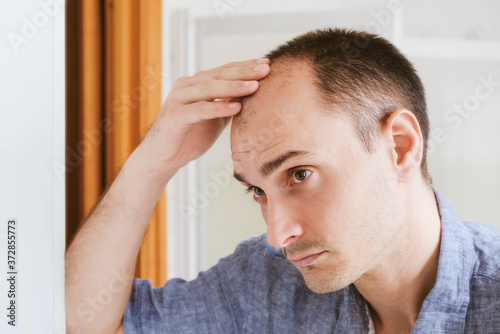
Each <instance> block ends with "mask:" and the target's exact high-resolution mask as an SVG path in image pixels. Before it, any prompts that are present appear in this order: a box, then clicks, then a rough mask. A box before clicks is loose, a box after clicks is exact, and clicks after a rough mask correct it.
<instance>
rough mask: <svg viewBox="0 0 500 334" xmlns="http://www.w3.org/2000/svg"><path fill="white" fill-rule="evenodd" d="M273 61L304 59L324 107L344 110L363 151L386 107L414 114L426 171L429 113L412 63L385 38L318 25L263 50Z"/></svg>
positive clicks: (370, 145)
mask: <svg viewBox="0 0 500 334" xmlns="http://www.w3.org/2000/svg"><path fill="white" fill-rule="evenodd" d="M266 57H267V58H269V59H270V60H271V63H273V62H282V61H285V62H288V61H294V60H299V61H305V62H307V63H308V64H309V65H310V66H311V67H312V69H313V71H314V73H315V74H316V76H317V78H316V80H315V84H316V85H317V86H318V88H319V91H320V93H321V98H322V100H323V102H325V104H326V106H327V107H332V106H336V107H338V108H340V109H345V110H346V111H348V114H349V117H351V119H352V120H353V122H354V124H355V127H356V131H357V133H358V135H359V138H360V140H361V142H362V143H363V145H364V147H365V148H366V150H367V151H368V152H372V151H373V143H374V140H375V138H376V136H377V134H378V131H379V129H380V126H381V125H383V124H384V123H385V121H386V120H387V118H388V117H389V116H390V115H391V113H392V112H394V111H396V110H398V109H402V108H405V109H408V110H409V111H411V112H412V113H413V114H414V115H415V117H416V118H417V120H418V122H419V124H420V128H421V131H422V136H423V139H424V149H423V157H422V163H421V166H420V167H421V171H422V175H423V176H424V178H425V179H426V180H427V181H428V182H430V177H429V173H428V170H427V159H426V152H427V139H428V137H429V118H428V115H427V106H426V102H425V93H424V87H423V85H422V82H421V80H420V78H419V77H418V75H417V73H416V71H415V68H414V67H413V65H412V64H411V63H410V61H408V59H407V58H406V57H405V56H404V55H403V54H401V52H399V50H398V49H397V48H396V47H395V46H394V45H392V44H391V43H390V42H388V41H387V40H386V39H384V38H382V37H380V36H377V35H374V34H371V33H368V32H362V31H355V30H345V29H322V30H315V31H312V32H308V33H306V34H304V35H301V36H298V37H296V38H294V39H292V40H291V41H289V42H287V43H285V44H283V45H280V46H278V47H277V48H276V49H274V50H273V51H271V52H269V53H268V54H267V55H266Z"/></svg>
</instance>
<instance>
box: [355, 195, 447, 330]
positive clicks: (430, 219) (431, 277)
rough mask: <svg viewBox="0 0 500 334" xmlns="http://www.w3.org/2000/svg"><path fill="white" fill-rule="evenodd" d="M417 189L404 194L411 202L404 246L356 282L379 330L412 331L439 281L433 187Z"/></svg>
mask: <svg viewBox="0 0 500 334" xmlns="http://www.w3.org/2000/svg"><path fill="white" fill-rule="evenodd" d="M413 189H415V188H413ZM418 189H420V191H417V192H415V191H414V192H411V193H407V194H405V196H406V203H411V205H407V208H409V209H407V210H406V217H407V219H406V220H407V222H408V224H407V226H408V229H407V230H406V231H404V232H403V238H402V241H403V242H402V243H401V247H398V248H397V249H396V250H395V251H394V252H393V253H392V254H391V255H390V256H389V258H387V259H386V261H384V262H383V263H380V264H379V265H377V266H376V267H374V268H373V269H372V270H370V271H369V272H367V273H365V274H364V275H363V276H361V277H360V278H359V279H358V280H357V281H356V282H354V285H355V286H356V288H357V289H358V291H359V292H360V293H361V294H362V295H363V297H364V298H365V299H366V301H367V302H368V303H369V308H370V313H371V316H372V319H373V323H374V325H375V328H376V330H377V333H405V332H407V333H409V332H411V329H412V328H413V326H414V324H415V322H416V321H417V318H418V315H419V313H420V309H421V307H422V304H423V302H424V300H425V298H426V297H427V295H428V294H429V292H430V291H431V290H432V288H433V287H434V284H435V282H436V276H437V268H438V260H439V245H440V238H441V220H440V216H439V211H438V207H437V203H436V199H435V196H434V192H433V191H432V189H431V188H430V187H429V186H421V187H419V188H418Z"/></svg>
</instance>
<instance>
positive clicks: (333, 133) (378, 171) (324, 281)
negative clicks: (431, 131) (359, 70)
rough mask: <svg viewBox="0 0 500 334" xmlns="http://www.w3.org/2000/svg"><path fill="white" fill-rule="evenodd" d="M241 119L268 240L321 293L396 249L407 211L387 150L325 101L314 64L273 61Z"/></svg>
mask: <svg viewBox="0 0 500 334" xmlns="http://www.w3.org/2000/svg"><path fill="white" fill-rule="evenodd" d="M271 71H272V72H271V74H270V75H269V76H268V77H267V78H265V79H264V80H261V81H260V88H259V89H258V91H257V92H256V93H255V94H254V95H253V96H251V97H248V98H246V99H245V100H244V102H243V109H242V111H241V113H240V114H239V115H238V116H237V117H235V118H234V119H233V124H232V128H231V149H232V157H233V161H234V170H235V176H236V177H237V178H238V179H240V181H242V183H243V184H244V185H245V186H247V187H251V189H252V190H253V193H254V198H255V200H256V201H257V202H258V203H259V204H260V206H261V209H262V215H263V216H264V220H265V221H266V224H267V239H268V241H269V243H270V244H271V245H273V246H275V247H279V248H282V249H283V252H284V254H285V256H286V257H287V258H288V259H289V260H290V261H292V263H293V264H294V265H295V266H296V267H297V268H298V270H300V272H301V273H302V275H303V276H304V279H305V282H306V284H307V285H308V287H309V288H310V289H311V290H312V291H314V292H316V293H326V292H331V291H336V290H339V289H341V288H343V287H345V286H347V285H349V284H350V283H353V282H354V281H356V280H357V279H358V278H359V277H361V275H363V274H365V273H367V272H369V271H370V270H372V269H375V268H376V267H377V265H379V264H382V263H384V262H385V260H386V259H387V258H388V256H390V254H391V253H393V251H394V249H396V247H398V245H399V243H400V240H401V237H400V235H401V234H402V232H404V231H403V230H404V227H403V221H404V219H403V212H402V209H401V204H400V203H399V201H398V197H397V196H396V190H395V184H394V183H395V181H393V179H394V178H392V177H390V173H389V169H390V168H389V165H390V164H389V163H388V162H387V159H386V158H385V155H384V154H380V153H379V152H381V151H383V152H386V151H385V150H382V149H381V147H382V146H381V144H380V142H381V140H377V142H376V143H375V152H374V153H367V151H366V150H365V149H364V147H363V146H362V144H361V141H360V140H359V138H358V136H357V134H356V133H355V130H354V128H353V124H352V122H351V121H350V119H349V118H348V117H346V116H345V115H343V114H342V113H341V112H340V113H339V112H334V111H329V110H327V109H326V108H325V107H324V106H322V105H321V103H320V99H319V93H318V92H317V89H316V87H315V86H314V83H313V78H314V76H313V74H312V71H311V69H310V68H309V67H308V66H307V65H305V64H302V63H295V64H289V65H287V66H284V65H279V64H278V65H274V66H272V68H271Z"/></svg>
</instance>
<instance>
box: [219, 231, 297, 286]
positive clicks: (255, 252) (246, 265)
mask: <svg viewBox="0 0 500 334" xmlns="http://www.w3.org/2000/svg"><path fill="white" fill-rule="evenodd" d="M218 267H219V272H220V273H221V274H223V276H226V277H228V278H232V279H235V278H236V277H237V276H239V277H242V278H245V279H246V280H249V281H252V280H259V281H260V283H262V279H266V280H274V279H277V278H279V276H281V275H280V274H279V273H282V272H283V271H289V270H291V271H292V272H293V273H296V274H299V272H298V271H297V270H294V267H293V265H292V264H291V263H290V262H289V261H288V260H287V259H286V258H285V257H284V255H283V253H282V251H281V249H279V248H275V247H272V246H271V245H269V243H268V242H267V239H266V235H261V236H258V237H253V238H250V239H248V240H245V241H243V242H241V243H240V244H239V245H238V246H237V247H236V250H235V251H234V253H233V254H231V255H229V256H228V257H225V258H223V259H221V260H220V261H219V265H218ZM293 276H296V275H293Z"/></svg>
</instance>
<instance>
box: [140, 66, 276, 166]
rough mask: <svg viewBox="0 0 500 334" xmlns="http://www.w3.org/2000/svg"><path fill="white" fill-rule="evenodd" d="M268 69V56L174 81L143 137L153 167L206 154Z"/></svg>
mask: <svg viewBox="0 0 500 334" xmlns="http://www.w3.org/2000/svg"><path fill="white" fill-rule="evenodd" d="M269 70H270V69H269V60H268V59H258V60H255V59H254V60H249V61H245V62H235V63H230V64H227V65H224V66H221V67H217V68H215V69H211V70H207V71H201V72H198V73H196V74H195V75H193V76H191V77H182V78H179V79H177V81H176V82H175V83H174V85H173V89H172V91H171V92H170V94H169V95H168V97H167V99H166V101H165V103H164V105H163V107H162V109H161V111H160V113H159V114H158V117H157V118H156V120H155V123H154V124H153V126H152V127H151V130H150V131H149V133H148V134H147V136H146V138H145V139H144V141H143V143H144V145H147V146H148V148H149V150H150V157H151V159H150V161H151V162H153V163H155V164H156V165H155V168H156V169H157V170H158V171H159V172H165V171H166V169H170V168H172V167H174V168H176V169H178V168H180V167H182V166H184V165H185V164H187V163H188V162H190V161H191V160H194V159H196V158H198V157H200V156H201V155H202V154H203V153H205V152H206V151H207V150H208V149H209V148H210V147H211V146H212V145H213V143H214V142H215V140H216V139H217V138H218V137H219V135H220V133H221V132H222V130H223V129H224V127H225V126H226V125H227V123H228V121H229V119H230V118H231V116H234V115H236V114H237V113H238V112H239V111H240V110H241V104H240V103H239V102H237V101H238V98H239V97H242V96H246V95H250V94H252V93H254V92H255V91H256V90H257V88H258V85H259V84H258V82H257V80H259V79H262V78H264V77H265V76H267V75H268V74H269Z"/></svg>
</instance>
